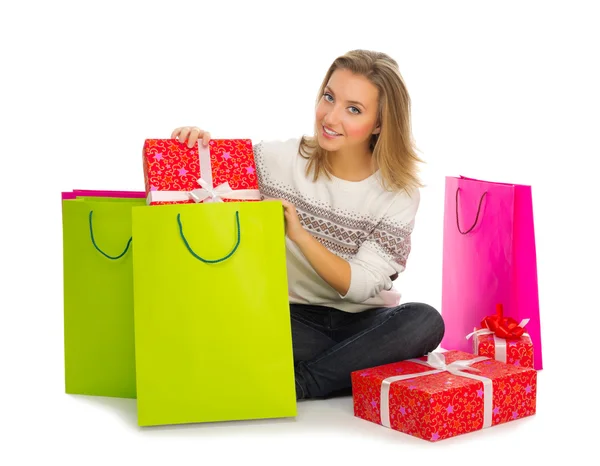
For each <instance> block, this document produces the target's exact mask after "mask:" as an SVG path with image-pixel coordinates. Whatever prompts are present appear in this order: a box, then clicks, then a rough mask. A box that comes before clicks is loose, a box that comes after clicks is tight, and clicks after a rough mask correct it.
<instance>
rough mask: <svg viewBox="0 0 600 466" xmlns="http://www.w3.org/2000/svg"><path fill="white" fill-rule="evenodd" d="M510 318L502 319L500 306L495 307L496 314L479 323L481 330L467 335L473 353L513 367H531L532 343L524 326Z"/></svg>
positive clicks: (525, 321)
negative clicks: (470, 340)
mask: <svg viewBox="0 0 600 466" xmlns="http://www.w3.org/2000/svg"><path fill="white" fill-rule="evenodd" d="M527 322H529V319H523V321H522V322H521V323H517V321H516V320H514V319H512V318H510V317H504V314H503V308H502V304H497V305H496V314H495V315H490V316H487V317H486V318H485V319H483V320H482V321H481V326H482V328H480V329H474V330H473V332H472V333H470V334H469V335H467V339H469V338H471V337H473V353H474V354H476V355H479V356H488V357H490V358H493V359H496V360H497V361H500V362H506V363H508V364H514V365H515V366H523V367H533V343H532V341H531V337H530V336H529V335H528V334H527V333H525V329H524V327H525V325H527Z"/></svg>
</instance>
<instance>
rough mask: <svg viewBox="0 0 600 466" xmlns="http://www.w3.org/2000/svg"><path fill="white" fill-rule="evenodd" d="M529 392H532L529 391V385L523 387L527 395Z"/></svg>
mask: <svg viewBox="0 0 600 466" xmlns="http://www.w3.org/2000/svg"><path fill="white" fill-rule="evenodd" d="M531 390H532V389H531V385H527V386H526V387H525V393H527V394H528V395H529V394H530V393H531Z"/></svg>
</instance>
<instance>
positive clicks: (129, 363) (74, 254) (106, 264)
mask: <svg viewBox="0 0 600 466" xmlns="http://www.w3.org/2000/svg"><path fill="white" fill-rule="evenodd" d="M66 194H72V193H66ZM69 197H70V198H69ZM144 204H145V199H143V198H142V199H115V198H108V197H106V198H102V197H77V196H74V195H73V196H65V193H63V200H62V221H63V278H64V281H63V285H64V288H63V290H64V358H65V359H64V363H65V391H66V393H68V394H78V395H97V396H109V397H122V398H135V396H136V385H135V383H136V380H135V344H134V329H133V256H132V253H133V251H132V249H133V246H132V240H131V213H132V207H133V206H142V205H144Z"/></svg>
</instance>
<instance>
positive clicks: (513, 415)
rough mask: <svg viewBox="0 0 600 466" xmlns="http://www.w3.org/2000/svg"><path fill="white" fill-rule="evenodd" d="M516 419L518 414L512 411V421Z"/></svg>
mask: <svg viewBox="0 0 600 466" xmlns="http://www.w3.org/2000/svg"><path fill="white" fill-rule="evenodd" d="M518 417H519V413H518V412H517V411H513V412H512V418H513V419H516V418H518Z"/></svg>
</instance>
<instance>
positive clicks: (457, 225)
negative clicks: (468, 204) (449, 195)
mask: <svg viewBox="0 0 600 466" xmlns="http://www.w3.org/2000/svg"><path fill="white" fill-rule="evenodd" d="M459 191H460V188H456V227H457V228H458V231H459V232H460V233H461V234H463V235H466V234H467V233H470V232H471V231H472V230H473V228H475V225H477V221H478V220H479V213H480V212H481V204H482V203H483V198H484V197H485V195H486V194H487V191H485V192H484V193H483V194H482V195H481V197H480V198H479V206H478V207H477V215H476V216H475V221H474V222H473V225H472V226H471V228H469V229H468V230H467V231H462V230H461V229H460V222H459V221H458V192H459Z"/></svg>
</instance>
